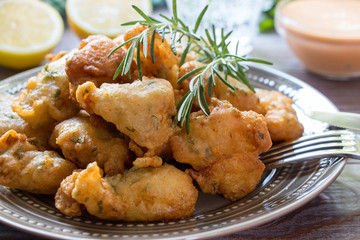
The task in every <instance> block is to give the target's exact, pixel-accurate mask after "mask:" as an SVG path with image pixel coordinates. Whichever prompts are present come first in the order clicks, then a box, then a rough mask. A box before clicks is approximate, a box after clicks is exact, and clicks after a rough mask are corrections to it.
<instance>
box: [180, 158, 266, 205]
mask: <svg viewBox="0 0 360 240" xmlns="http://www.w3.org/2000/svg"><path fill="white" fill-rule="evenodd" d="M264 169H265V166H264V164H263V163H262V162H261V161H260V160H259V158H258V155H257V154H256V153H254V152H240V153H235V154H233V155H231V156H229V157H224V158H220V159H219V160H218V161H217V162H215V163H214V164H213V165H211V166H209V167H207V168H204V169H201V170H199V171H195V170H192V169H188V170H186V172H187V173H188V174H190V176H191V177H193V178H194V179H195V180H196V182H197V183H198V184H199V186H200V188H201V190H202V191H203V192H206V193H210V194H216V193H219V194H223V195H224V197H225V198H226V199H229V200H231V201H236V200H238V199H240V198H242V197H244V196H245V195H246V194H248V193H250V192H252V191H254V189H255V188H256V185H257V184H258V183H259V181H260V179H261V175H262V173H263V171H264Z"/></svg>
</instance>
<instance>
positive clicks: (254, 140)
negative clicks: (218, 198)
mask: <svg viewBox="0 0 360 240" xmlns="http://www.w3.org/2000/svg"><path fill="white" fill-rule="evenodd" d="M212 103H213V104H214V107H213V109H212V110H211V113H210V115H209V116H208V117H206V116H204V115H203V114H202V113H201V112H195V113H192V114H191V115H190V134H187V133H186V131H185V130H184V129H183V130H182V131H181V132H180V133H177V134H176V135H174V136H173V137H171V139H170V144H171V148H172V150H173V155H174V158H175V160H176V161H178V162H181V163H188V164H190V165H191V166H192V167H193V168H194V169H195V170H196V171H195V170H188V173H189V174H190V175H191V176H192V177H193V178H194V179H195V180H196V181H197V182H198V184H199V186H200V187H201V189H202V191H204V192H206V193H211V194H215V193H220V194H223V195H224V197H226V198H227V199H230V200H232V201H235V200H237V199H239V198H241V197H243V196H244V195H246V194H247V193H249V192H251V191H252V190H254V188H255V186H256V184H257V183H258V181H259V180H260V178H261V175H262V172H263V170H264V165H263V163H262V162H261V161H260V160H259V159H258V155H259V154H260V153H261V152H264V151H267V150H268V149H269V148H270V147H271V139H270V134H269V132H268V130H267V127H266V123H265V119H264V117H263V116H262V115H261V114H258V113H255V112H253V111H244V112H241V111H239V110H237V109H236V108H234V107H232V106H231V104H230V103H228V102H221V101H219V100H217V99H212ZM235 183H236V184H235Z"/></svg>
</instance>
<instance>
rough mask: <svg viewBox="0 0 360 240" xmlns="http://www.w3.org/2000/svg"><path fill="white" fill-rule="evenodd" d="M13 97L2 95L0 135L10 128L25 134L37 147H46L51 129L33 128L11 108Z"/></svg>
mask: <svg viewBox="0 0 360 240" xmlns="http://www.w3.org/2000/svg"><path fill="white" fill-rule="evenodd" d="M13 100H14V99H13V98H12V97H10V96H5V95H0V136H1V135H3V134H4V133H6V132H7V131H9V130H15V131H16V132H18V133H23V134H25V135H26V136H27V137H28V138H29V139H31V141H30V140H29V141H30V142H31V143H32V144H34V145H36V146H37V147H42V148H45V147H46V146H47V145H48V143H47V142H48V139H49V137H50V134H51V129H46V128H45V129H36V130H35V129H33V128H32V127H31V125H30V124H29V123H27V122H25V120H24V119H22V118H21V117H20V116H19V115H18V114H17V113H16V112H14V111H13V110H12V109H11V106H10V105H11V104H12V102H13Z"/></svg>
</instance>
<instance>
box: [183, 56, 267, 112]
mask: <svg viewBox="0 0 360 240" xmlns="http://www.w3.org/2000/svg"><path fill="white" fill-rule="evenodd" d="M203 65H204V64H203V63H200V62H198V61H189V62H186V63H184V64H183V65H182V66H181V67H180V73H179V76H180V77H182V76H184V75H185V74H187V73H189V72H191V71H192V70H194V69H196V68H199V67H201V66H203ZM209 74H210V73H206V74H205V77H204V88H205V96H206V100H207V102H210V101H211V97H215V98H217V99H220V100H227V101H229V102H230V103H231V104H232V105H233V107H235V108H237V109H238V110H240V111H249V110H253V111H255V112H257V113H262V112H261V111H262V108H260V106H259V98H258V96H257V95H256V94H255V93H254V92H253V91H251V90H250V89H249V88H248V87H247V86H246V85H245V84H243V83H241V82H239V81H238V80H236V79H235V78H233V77H230V76H229V77H228V78H227V81H228V82H229V83H230V84H231V85H232V86H233V87H234V88H235V90H232V89H231V88H230V87H228V86H227V85H225V84H224V83H223V82H222V81H221V80H220V79H219V78H218V77H217V76H215V83H216V87H212V88H211V92H212V94H211V97H210V96H209V92H208V86H207V85H208V81H209ZM190 80H191V77H190V78H188V79H185V80H184V81H183V82H182V83H181V85H180V86H181V88H182V89H184V90H185V92H187V91H189V82H190ZM195 104H197V103H195Z"/></svg>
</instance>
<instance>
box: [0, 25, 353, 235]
mask: <svg viewBox="0 0 360 240" xmlns="http://www.w3.org/2000/svg"><path fill="white" fill-rule="evenodd" d="M79 42H80V40H79V39H78V38H77V37H76V36H75V35H74V34H73V33H72V32H71V31H70V30H69V29H68V28H67V29H66V30H65V33H64V36H63V39H62V41H61V43H60V44H59V45H58V46H57V47H56V49H54V52H58V51H60V50H70V49H72V48H74V47H77V45H78V44H79ZM253 56H254V57H258V58H262V59H266V60H268V61H271V62H273V64H274V65H273V67H274V68H275V69H278V70H281V71H283V72H285V73H288V74H290V75H293V76H295V77H297V78H299V79H301V80H302V81H304V82H306V83H308V84H309V85H311V86H313V87H314V88H316V89H317V90H319V91H320V92H321V93H322V94H324V95H325V96H326V97H328V98H329V99H330V100H331V101H332V102H333V103H334V104H335V105H336V106H337V107H338V108H339V110H341V111H349V112H356V113H360V79H357V80H356V79H355V80H351V81H333V80H327V79H325V78H323V77H320V76H317V75H313V74H311V73H309V72H307V71H306V70H305V69H304V67H303V66H302V65H301V63H300V62H299V61H298V60H297V58H296V57H295V56H294V55H293V54H292V53H291V51H290V50H289V48H288V47H287V46H286V44H285V42H284V41H283V40H282V39H281V38H280V37H279V36H278V35H277V34H276V33H271V34H261V35H259V36H258V37H257V39H256V41H255V50H254V52H253ZM16 73H18V71H13V70H9V69H5V68H1V67H0V80H2V79H5V78H7V77H9V76H11V75H13V74H16ZM0 239H39V237H37V236H33V235H29V234H27V233H24V232H22V231H19V230H16V229H13V228H11V227H8V226H6V225H4V224H0ZM216 239H299V240H305V239H342V240H346V239H360V161H358V160H350V161H349V162H348V164H347V165H346V167H345V169H344V171H343V172H342V174H341V175H340V176H339V177H338V179H337V180H336V181H335V182H334V183H333V184H331V185H330V186H329V187H328V188H327V189H326V190H325V191H324V192H323V193H321V194H320V195H319V196H318V197H316V198H315V199H313V200H312V201H310V202H309V203H307V204H306V205H304V206H302V207H300V208H298V209H297V210H295V211H293V212H291V213H289V214H287V215H285V216H283V217H281V218H279V219H276V220H274V221H271V222H269V223H267V224H265V225H262V226H259V227H256V228H253V229H249V230H246V231H242V232H239V233H236V234H232V235H228V236H223V237H219V238H216Z"/></svg>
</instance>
